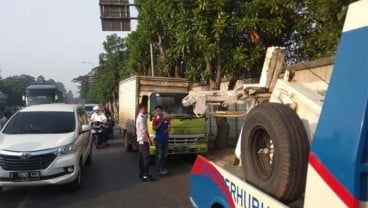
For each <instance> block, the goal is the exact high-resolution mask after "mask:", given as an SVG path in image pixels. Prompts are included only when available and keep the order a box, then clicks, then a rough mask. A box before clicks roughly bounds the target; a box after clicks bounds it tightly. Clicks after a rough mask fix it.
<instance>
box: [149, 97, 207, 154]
mask: <svg viewBox="0 0 368 208" xmlns="http://www.w3.org/2000/svg"><path fill="white" fill-rule="evenodd" d="M185 96H186V93H175V92H162V93H159V92H154V93H149V94H148V95H147V97H148V103H147V104H148V105H147V106H148V112H149V114H148V119H147V122H148V123H147V126H148V132H149V134H150V137H151V138H155V130H153V128H152V119H153V117H155V116H156V115H155V107H156V106H157V105H160V106H162V107H163V109H164V116H165V117H166V118H168V119H170V122H171V130H170V132H169V148H168V154H201V153H206V152H207V137H206V120H205V118H198V117H196V116H195V115H194V113H193V108H192V107H191V106H189V107H184V106H182V104H181V100H182V99H183V98H184V97H185ZM155 151H156V149H155V146H154V145H152V146H151V147H150V154H151V155H154V154H155Z"/></svg>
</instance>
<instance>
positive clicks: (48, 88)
mask: <svg viewBox="0 0 368 208" xmlns="http://www.w3.org/2000/svg"><path fill="white" fill-rule="evenodd" d="M56 90H57V89H56V87H55V86H54V85H31V86H28V87H27V88H26V95H25V96H23V100H24V101H25V103H26V106H30V105H37V104H50V103H55V102H56V101H57V100H58V96H57V94H56Z"/></svg>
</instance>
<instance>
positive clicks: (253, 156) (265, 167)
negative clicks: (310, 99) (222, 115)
mask: <svg viewBox="0 0 368 208" xmlns="http://www.w3.org/2000/svg"><path fill="white" fill-rule="evenodd" d="M243 129H244V131H243V133H242V141H241V142H242V143H241V148H242V153H241V159H242V161H243V172H244V175H245V179H246V180H247V181H248V182H249V183H251V184H253V185H255V186H256V187H258V188H260V189H261V190H263V191H265V192H267V193H268V194H270V195H272V196H274V197H276V198H278V199H279V200H281V201H283V202H291V201H294V200H296V199H298V198H299V197H300V196H301V195H302V193H303V191H304V187H305V181H306V173H307V164H308V153H309V142H308V136H307V133H306V131H305V128H304V126H303V123H302V121H301V120H300V119H299V117H298V115H297V114H296V113H295V112H294V111H293V110H292V109H291V108H289V107H288V106H286V105H283V104H279V103H263V104H260V105H258V106H256V107H254V109H253V110H252V111H251V112H250V113H249V114H248V116H247V118H246V120H245V122H244V127H243Z"/></svg>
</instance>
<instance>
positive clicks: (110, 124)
mask: <svg viewBox="0 0 368 208" xmlns="http://www.w3.org/2000/svg"><path fill="white" fill-rule="evenodd" d="M114 126H115V122H114V120H113V119H112V118H111V116H110V117H107V121H106V137H107V140H110V139H112V138H113V137H114Z"/></svg>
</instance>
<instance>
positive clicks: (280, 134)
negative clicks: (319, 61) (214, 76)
mask: <svg viewBox="0 0 368 208" xmlns="http://www.w3.org/2000/svg"><path fill="white" fill-rule="evenodd" d="M367 11H368V1H367V0H361V1H357V2H355V3H352V4H351V5H350V6H349V9H348V13H347V16H346V20H345V25H344V29H343V33H342V36H341V40H340V44H339V48H338V52H337V55H336V60H335V64H334V68H333V71H332V75H331V78H330V79H323V78H322V77H323V75H322V74H318V72H317V71H314V70H312V69H306V70H307V71H308V73H310V76H311V77H314V78H313V79H308V77H303V79H297V78H295V77H297V76H296V74H297V73H298V72H295V71H288V70H287V71H285V72H284V76H283V78H279V77H280V75H281V71H282V70H281V68H280V66H279V64H277V62H276V60H279V59H280V57H282V56H284V54H283V52H282V51H283V49H282V48H271V49H270V50H269V51H268V54H267V55H266V59H265V64H264V68H263V71H262V74H263V75H262V76H263V77H262V76H261V82H260V83H259V84H257V85H244V87H243V89H241V90H240V91H232V92H199V93H197V92H191V93H190V94H189V95H188V97H186V99H184V100H183V103H184V104H185V105H196V106H195V108H194V109H195V111H196V114H198V115H201V114H203V112H204V111H203V108H204V107H205V105H204V104H206V103H209V102H212V101H213V100H216V102H219V103H218V104H220V105H228V104H229V103H232V102H238V101H243V102H247V103H248V104H249V105H248V106H249V112H248V113H247V114H246V118H245V122H244V125H243V129H242V133H241V135H240V137H239V140H238V145H237V148H236V154H237V156H238V158H239V159H240V165H237V166H234V165H232V164H229V163H226V162H224V161H223V160H221V159H218V160H216V161H211V160H209V159H206V158H205V157H201V156H199V157H197V160H196V162H195V164H194V166H193V168H192V171H191V175H190V183H191V184H190V186H191V188H190V199H191V202H192V204H193V206H194V207H247V208H250V207H252V208H254V207H257V208H258V207H269V208H271V207H308V208H309V207H368V194H367V193H368V182H367V181H368V180H367V178H368V166H367V164H368V157H367V156H368V148H367V145H368V139H367V138H368V137H367V134H368V128H367V125H368V116H367V103H368V85H367V81H366V79H367V77H368V60H367V55H368V21H367V18H366V16H367V15H366V14H367V13H366V12H367ZM281 63H282V62H281ZM263 78H264V79H263ZM263 81H264V82H263ZM216 97H217V99H215V98H216ZM198 100H202V102H197V101H198ZM197 105H198V106H197ZM230 114H231V115H234V114H236V113H229V115H230ZM238 114H239V115H243V114H242V113H238ZM219 116H226V113H225V114H224V113H223V112H221V113H219Z"/></svg>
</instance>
